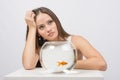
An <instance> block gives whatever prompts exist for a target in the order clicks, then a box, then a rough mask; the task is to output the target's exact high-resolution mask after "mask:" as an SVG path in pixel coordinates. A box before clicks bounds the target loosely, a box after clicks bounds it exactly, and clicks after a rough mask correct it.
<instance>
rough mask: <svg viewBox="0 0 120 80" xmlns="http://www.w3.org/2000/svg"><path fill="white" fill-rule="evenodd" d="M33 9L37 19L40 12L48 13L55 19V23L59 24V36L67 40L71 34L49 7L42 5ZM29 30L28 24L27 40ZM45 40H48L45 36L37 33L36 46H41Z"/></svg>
mask: <svg viewBox="0 0 120 80" xmlns="http://www.w3.org/2000/svg"><path fill="white" fill-rule="evenodd" d="M32 11H33V12H34V14H35V17H34V19H35V20H36V17H37V16H38V14H40V12H41V13H46V14H48V15H49V16H50V17H51V18H52V19H53V20H54V21H55V23H56V25H57V30H58V37H59V38H62V39H63V40H65V38H66V37H68V36H69V34H68V33H67V32H66V31H65V30H64V29H63V27H62V25H61V23H60V21H59V19H58V17H57V16H56V15H55V14H54V13H53V12H52V11H51V10H50V9H48V8H46V7H40V8H36V9H33V10H32ZM28 32H29V27H28V25H27V33H26V40H27V36H28ZM39 38H40V39H39ZM45 42H46V40H44V39H43V37H41V36H39V35H38V34H37V33H36V48H39V47H41V46H42V45H43V44H44V43H45Z"/></svg>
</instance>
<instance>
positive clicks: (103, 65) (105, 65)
mask: <svg viewBox="0 0 120 80" xmlns="http://www.w3.org/2000/svg"><path fill="white" fill-rule="evenodd" d="M99 70H101V71H106V70H107V64H106V62H101V63H100V64H99Z"/></svg>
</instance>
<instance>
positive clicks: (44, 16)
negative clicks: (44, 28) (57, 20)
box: [36, 13, 52, 25]
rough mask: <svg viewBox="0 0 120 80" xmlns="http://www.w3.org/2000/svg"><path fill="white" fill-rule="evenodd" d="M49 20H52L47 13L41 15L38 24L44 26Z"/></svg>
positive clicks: (38, 17) (37, 19) (37, 20)
mask: <svg viewBox="0 0 120 80" xmlns="http://www.w3.org/2000/svg"><path fill="white" fill-rule="evenodd" d="M49 19H52V18H51V17H50V16H49V15H48V14H46V13H39V14H38V16H37V17H36V24H37V25H39V24H42V23H45V22H46V21H48V20H49Z"/></svg>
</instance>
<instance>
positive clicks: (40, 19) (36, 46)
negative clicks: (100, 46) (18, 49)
mask: <svg viewBox="0 0 120 80" xmlns="http://www.w3.org/2000/svg"><path fill="white" fill-rule="evenodd" d="M25 21H26V23H27V34H26V44H25V48H24V51H23V56H22V62H23V66H24V68H25V69H33V68H36V67H41V64H40V61H39V55H40V54H39V52H40V48H41V46H42V45H43V44H44V43H45V42H46V41H66V40H68V38H69V40H70V41H71V42H72V43H73V44H74V46H75V47H76V49H77V51H78V56H77V57H78V60H77V63H76V65H75V68H79V69H93V70H103V71H105V70H106V69H107V64H106V62H105V60H104V58H103V57H102V55H101V54H100V53H99V52H98V51H97V50H96V49H95V48H93V47H92V45H91V44H90V43H89V42H88V41H87V40H86V39H85V38H83V37H82V36H78V35H72V34H68V33H67V32H65V31H64V29H63V28H62V25H61V23H60V21H59V19H58V18H57V16H56V15H55V14H54V13H53V12H52V11H51V10H50V9H48V8H45V7H40V8H37V9H34V10H32V11H28V12H27V13H26V16H25ZM83 56H84V57H85V58H86V59H84V60H83Z"/></svg>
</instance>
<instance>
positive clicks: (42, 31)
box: [36, 13, 58, 41]
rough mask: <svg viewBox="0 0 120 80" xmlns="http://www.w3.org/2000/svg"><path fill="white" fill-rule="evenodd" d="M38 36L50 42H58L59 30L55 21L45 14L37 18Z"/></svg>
mask: <svg viewBox="0 0 120 80" xmlns="http://www.w3.org/2000/svg"><path fill="white" fill-rule="evenodd" d="M36 25H37V30H38V34H39V35H40V36H42V37H43V38H44V39H46V40H48V41H57V40H58V30H57V26H56V23H55V22H54V20H53V19H52V18H51V17H50V16H49V15H48V14H45V13H40V14H39V15H38V16H37V17H36Z"/></svg>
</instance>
